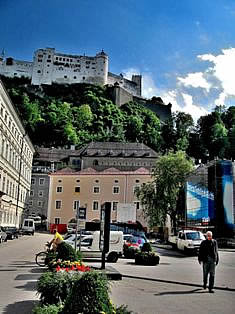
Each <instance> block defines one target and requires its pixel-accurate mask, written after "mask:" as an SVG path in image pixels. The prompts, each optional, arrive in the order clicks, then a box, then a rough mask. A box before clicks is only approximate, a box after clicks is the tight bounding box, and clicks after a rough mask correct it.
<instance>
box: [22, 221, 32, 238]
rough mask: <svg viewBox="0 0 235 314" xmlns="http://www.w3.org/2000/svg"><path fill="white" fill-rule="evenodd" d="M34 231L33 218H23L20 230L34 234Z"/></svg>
mask: <svg viewBox="0 0 235 314" xmlns="http://www.w3.org/2000/svg"><path fill="white" fill-rule="evenodd" d="M34 231H35V223H34V219H29V218H27V219H24V221H23V225H22V232H23V233H24V234H32V235H34Z"/></svg>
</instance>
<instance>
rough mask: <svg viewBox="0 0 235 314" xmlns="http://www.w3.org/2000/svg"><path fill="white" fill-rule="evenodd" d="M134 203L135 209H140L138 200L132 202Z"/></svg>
mask: <svg viewBox="0 0 235 314" xmlns="http://www.w3.org/2000/svg"><path fill="white" fill-rule="evenodd" d="M134 204H135V209H136V210H139V209H140V202H134Z"/></svg>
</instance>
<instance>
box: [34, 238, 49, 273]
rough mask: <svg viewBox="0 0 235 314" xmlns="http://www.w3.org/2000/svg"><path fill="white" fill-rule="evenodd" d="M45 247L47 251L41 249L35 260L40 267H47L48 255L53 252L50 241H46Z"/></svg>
mask: <svg viewBox="0 0 235 314" xmlns="http://www.w3.org/2000/svg"><path fill="white" fill-rule="evenodd" d="M45 248H46V250H45V251H41V252H39V253H37V254H36V256H35V262H36V264H37V265H38V266H40V267H45V266H46V265H47V264H48V255H49V253H50V252H51V250H50V244H49V242H47V243H46V245H45Z"/></svg>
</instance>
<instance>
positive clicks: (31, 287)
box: [16, 281, 37, 294]
mask: <svg viewBox="0 0 235 314" xmlns="http://www.w3.org/2000/svg"><path fill="white" fill-rule="evenodd" d="M36 285H37V282H36V281H27V282H26V283H25V284H24V285H21V286H16V288H17V289H21V290H25V291H35V294H36Z"/></svg>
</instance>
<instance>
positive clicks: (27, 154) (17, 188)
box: [0, 80, 34, 227]
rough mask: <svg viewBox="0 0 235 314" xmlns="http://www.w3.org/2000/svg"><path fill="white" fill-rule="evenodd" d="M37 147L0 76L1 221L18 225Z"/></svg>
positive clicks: (28, 189) (1, 223)
mask: <svg viewBox="0 0 235 314" xmlns="http://www.w3.org/2000/svg"><path fill="white" fill-rule="evenodd" d="M33 154H34V148H33V145H32V143H31V141H30V139H29V137H28V136H27V134H26V132H25V129H24V127H23V125H22V123H21V121H20V119H19V116H18V114H17V112H16V109H15V107H14V105H13V103H12V102H11V100H10V98H9V96H8V94H7V92H6V90H5V88H4V86H3V83H2V82H1V80H0V225H1V226H17V227H18V226H19V225H20V224H21V222H22V215H23V213H24V210H25V209H26V207H27V204H26V197H27V195H28V194H29V191H30V184H31V170H32V160H33Z"/></svg>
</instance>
